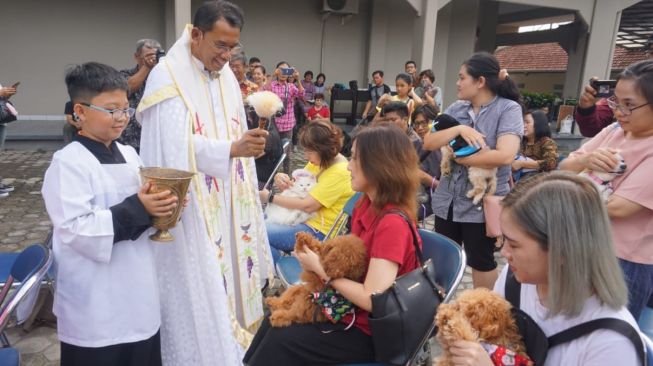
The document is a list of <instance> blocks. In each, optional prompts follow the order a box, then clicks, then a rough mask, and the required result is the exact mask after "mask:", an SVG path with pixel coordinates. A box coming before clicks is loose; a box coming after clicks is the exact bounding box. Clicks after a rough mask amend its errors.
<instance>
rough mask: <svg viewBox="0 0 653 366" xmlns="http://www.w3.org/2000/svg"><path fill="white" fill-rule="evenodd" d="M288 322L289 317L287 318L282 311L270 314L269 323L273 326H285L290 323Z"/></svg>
mask: <svg viewBox="0 0 653 366" xmlns="http://www.w3.org/2000/svg"><path fill="white" fill-rule="evenodd" d="M290 323H291V321H290V319H288V317H287V316H286V314H285V313H284V312H276V313H272V315H270V325H272V326H273V327H275V328H283V327H287V326H289V325H290Z"/></svg>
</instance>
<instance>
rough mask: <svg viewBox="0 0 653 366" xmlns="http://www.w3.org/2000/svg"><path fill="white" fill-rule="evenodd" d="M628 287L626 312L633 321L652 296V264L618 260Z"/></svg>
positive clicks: (637, 317)
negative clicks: (630, 315)
mask: <svg viewBox="0 0 653 366" xmlns="http://www.w3.org/2000/svg"><path fill="white" fill-rule="evenodd" d="M619 265H621V270H622V271H623V273H624V279H625V280H626V286H627V287H628V311H630V313H631V314H632V315H633V317H634V318H635V320H637V319H639V316H640V315H641V313H642V310H643V309H644V307H645V306H646V303H647V302H648V300H649V298H650V297H651V295H652V294H653V264H641V263H635V262H630V261H627V260H624V259H621V258H619Z"/></svg>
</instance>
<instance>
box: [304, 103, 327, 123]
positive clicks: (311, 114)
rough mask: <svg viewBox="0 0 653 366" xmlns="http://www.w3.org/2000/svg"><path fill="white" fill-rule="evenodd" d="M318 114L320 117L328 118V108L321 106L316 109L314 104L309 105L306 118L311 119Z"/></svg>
mask: <svg viewBox="0 0 653 366" xmlns="http://www.w3.org/2000/svg"><path fill="white" fill-rule="evenodd" d="M318 114H319V115H320V116H321V117H322V118H329V108H328V107H326V106H322V108H320V110H319V111H318V110H317V109H315V106H313V107H311V109H309V110H308V119H309V120H312V119H313V118H314V117H315V116H316V115H318Z"/></svg>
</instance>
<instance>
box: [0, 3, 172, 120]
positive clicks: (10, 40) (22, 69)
mask: <svg viewBox="0 0 653 366" xmlns="http://www.w3.org/2000/svg"><path fill="white" fill-rule="evenodd" d="M160 4H162V1H160V0H138V1H130V0H112V1H110V2H107V1H93V0H87V1H82V0H50V1H41V0H20V1H2V6H1V10H0V34H2V35H3V37H2V50H1V51H0V83H2V84H3V85H8V84H12V83H14V82H16V81H20V82H21V85H20V87H19V90H18V94H16V95H15V96H14V97H12V101H13V102H15V105H16V107H17V109H18V110H19V112H20V113H21V114H23V115H63V107H64V103H65V102H66V100H67V99H68V97H67V94H66V88H65V84H64V72H65V68H66V66H67V65H70V64H75V63H82V62H86V61H98V62H103V63H106V64H109V65H112V66H114V67H116V68H119V69H120V68H128V67H133V66H134V61H133V54H134V47H135V44H136V41H137V40H138V39H140V38H159V39H161V38H163V34H164V17H163V9H162V6H161V5H160Z"/></svg>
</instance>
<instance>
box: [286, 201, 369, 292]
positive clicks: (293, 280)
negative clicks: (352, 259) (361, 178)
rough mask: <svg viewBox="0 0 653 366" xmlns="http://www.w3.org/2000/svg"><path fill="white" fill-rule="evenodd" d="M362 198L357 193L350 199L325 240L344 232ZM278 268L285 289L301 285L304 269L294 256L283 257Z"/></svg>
mask: <svg viewBox="0 0 653 366" xmlns="http://www.w3.org/2000/svg"><path fill="white" fill-rule="evenodd" d="M360 197H361V193H360V192H356V193H354V195H353V196H351V197H350V198H349V200H348V201H347V203H345V205H344V206H343V208H342V210H341V211H340V213H339V214H338V216H336V219H335V221H334V222H333V225H331V228H330V229H329V231H328V232H327V234H326V236H325V237H324V240H327V239H331V238H333V237H336V236H338V235H339V234H340V233H341V232H342V231H343V229H344V228H345V226H347V221H348V220H349V217H351V215H352V213H353V212H354V206H355V205H356V202H357V201H358V199H359V198H360ZM276 267H277V274H278V275H279V279H281V282H282V283H283V286H284V287H286V288H288V286H292V285H296V284H298V283H299V274H300V273H301V272H302V267H301V266H300V265H299V262H298V261H297V258H295V257H292V256H282V257H281V258H279V260H278V261H277V265H276Z"/></svg>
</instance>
